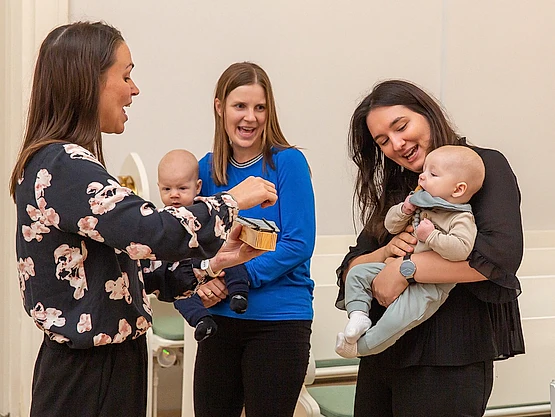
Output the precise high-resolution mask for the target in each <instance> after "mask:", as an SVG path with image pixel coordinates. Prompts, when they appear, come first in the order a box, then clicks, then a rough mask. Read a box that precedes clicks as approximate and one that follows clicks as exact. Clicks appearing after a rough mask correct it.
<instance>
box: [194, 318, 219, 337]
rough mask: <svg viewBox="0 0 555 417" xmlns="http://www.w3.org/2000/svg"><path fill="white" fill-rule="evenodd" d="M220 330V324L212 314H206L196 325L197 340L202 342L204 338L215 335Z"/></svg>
mask: <svg viewBox="0 0 555 417" xmlns="http://www.w3.org/2000/svg"><path fill="white" fill-rule="evenodd" d="M217 330H218V325H217V324H216V322H215V321H214V320H213V319H212V317H210V316H206V317H203V318H201V319H200V321H199V322H198V323H197V326H196V327H195V340H196V341H197V342H202V341H203V340H204V339H206V338H208V337H210V336H212V335H215V334H216V331H217Z"/></svg>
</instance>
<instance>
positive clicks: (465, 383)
mask: <svg viewBox="0 0 555 417" xmlns="http://www.w3.org/2000/svg"><path fill="white" fill-rule="evenodd" d="M492 387H493V362H491V361H488V362H477V363H472V364H470V365H465V366H411V367H408V368H402V369H396V368H391V367H385V366H383V365H382V364H380V361H379V358H376V357H375V356H367V357H364V358H362V360H361V362H360V367H359V373H358V379H357V389H356V396H355V414H354V415H355V417H447V416H449V417H456V416H465V417H480V416H483V415H484V412H485V409H486V405H487V402H488V399H489V396H490V394H491V390H492Z"/></svg>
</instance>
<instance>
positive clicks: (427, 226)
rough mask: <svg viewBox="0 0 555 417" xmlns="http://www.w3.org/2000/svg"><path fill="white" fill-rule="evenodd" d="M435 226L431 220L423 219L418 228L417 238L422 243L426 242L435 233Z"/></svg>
mask: <svg viewBox="0 0 555 417" xmlns="http://www.w3.org/2000/svg"><path fill="white" fill-rule="evenodd" d="M434 229H435V227H434V224H433V223H432V222H431V221H430V220H429V219H422V220H421V221H420V224H419V225H418V227H417V228H416V237H417V238H418V240H420V241H421V242H425V241H426V239H428V236H430V233H432V232H433V231H434Z"/></svg>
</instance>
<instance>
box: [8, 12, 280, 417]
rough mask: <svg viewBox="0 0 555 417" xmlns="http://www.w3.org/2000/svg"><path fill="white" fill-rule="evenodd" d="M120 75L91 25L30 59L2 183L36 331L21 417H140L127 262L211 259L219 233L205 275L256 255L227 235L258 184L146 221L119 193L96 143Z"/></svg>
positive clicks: (265, 186) (111, 38)
mask: <svg viewBox="0 0 555 417" xmlns="http://www.w3.org/2000/svg"><path fill="white" fill-rule="evenodd" d="M133 67H134V63H133V60H132V58H131V53H130V51H129V48H128V46H127V44H126V43H125V41H124V40H123V37H122V35H121V33H120V32H119V31H118V30H117V29H115V28H113V27H111V26H109V25H107V24H104V23H101V22H96V23H89V22H78V23H73V24H69V25H65V26H61V27H58V28H56V29H54V30H52V31H51V32H50V33H49V34H48V36H47V37H46V39H45V40H44V42H43V43H42V46H41V48H40V51H39V55H38V59H37V63H36V68H35V74H34V79H33V86H32V92H31V101H30V105H29V118H28V122H27V129H26V133H25V138H24V140H23V145H22V147H21V151H20V153H19V156H18V159H17V162H16V164H15V167H14V170H13V173H12V177H11V184H10V193H11V195H12V197H13V198H14V201H15V203H16V206H17V234H16V250H17V258H18V275H19V282H20V288H21V296H22V298H23V304H24V307H25V310H26V311H27V313H28V314H29V315H30V316H31V317H32V318H33V320H34V322H35V324H36V325H37V327H39V329H41V330H42V331H43V332H44V341H43V343H42V346H41V348H40V352H39V354H38V357H37V360H36V364H35V371H34V377H33V391H32V404H31V416H41V417H44V416H53V417H54V416H79V417H83V416H90V417H98V416H104V417H108V416H121V415H128V416H144V415H145V414H146V381H147V377H146V367H147V366H146V365H147V355H148V352H147V346H146V336H145V333H146V331H147V330H148V328H149V327H150V326H151V321H152V317H151V310H150V305H149V301H148V298H147V295H146V292H145V285H144V283H145V280H148V279H149V276H148V275H147V274H144V275H143V274H142V272H141V269H140V264H139V260H140V259H155V258H157V259H164V260H171V261H178V260H181V259H183V258H187V257H192V256H196V257H199V258H207V257H211V256H213V255H215V254H216V252H218V250H219V249H220V247H221V246H222V244H223V243H224V241H225V239H226V237H228V235H229V239H228V241H227V243H226V245H224V246H223V248H222V249H221V250H220V251H219V252H218V254H217V255H216V258H217V259H218V260H217V261H216V264H218V267H228V266H233V265H236V264H237V263H240V262H244V261H245V260H248V259H251V258H252V257H253V256H256V255H258V254H259V252H257V251H252V250H249V249H247V248H245V247H244V246H243V245H242V244H241V242H240V241H238V240H237V232H235V231H234V232H231V225H232V222H233V221H234V219H235V217H236V215H237V210H238V209H245V208H250V207H252V206H254V205H258V204H260V203H262V204H263V205H264V206H269V205H272V204H273V203H274V202H275V201H276V199H277V197H276V194H275V187H274V185H273V184H272V183H270V182H269V181H265V180H263V179H261V178H250V179H248V181H246V182H245V183H243V184H241V185H239V186H238V187H235V188H233V189H231V190H229V192H222V193H219V194H216V195H214V196H211V197H207V198H204V199H202V200H201V201H198V202H197V203H196V204H194V205H192V206H190V207H187V208H179V209H177V208H173V207H167V208H164V209H161V210H157V209H156V208H155V207H154V206H153V205H152V204H151V203H149V202H147V201H144V200H143V199H141V198H140V197H139V196H137V195H135V194H133V192H132V191H131V190H130V189H128V188H125V187H123V186H121V185H120V184H119V183H118V181H117V179H116V178H114V177H113V176H111V175H110V174H109V173H108V172H107V171H106V169H105V167H104V157H103V153H102V137H101V133H122V132H123V130H124V126H125V123H126V121H127V114H126V112H125V107H127V106H129V105H131V103H132V101H133V98H135V97H136V96H137V95H138V94H139V89H138V88H137V86H136V84H135V83H134V82H133V80H132V78H131V71H132V69H133ZM215 267H216V265H215ZM168 279H170V278H168ZM185 290H186V288H181V291H185ZM178 295H179V294H175V296H178Z"/></svg>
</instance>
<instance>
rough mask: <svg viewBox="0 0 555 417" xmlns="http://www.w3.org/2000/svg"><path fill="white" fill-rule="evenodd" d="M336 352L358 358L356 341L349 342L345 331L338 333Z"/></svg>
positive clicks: (348, 357) (344, 356)
mask: <svg viewBox="0 0 555 417" xmlns="http://www.w3.org/2000/svg"><path fill="white" fill-rule="evenodd" d="M335 352H336V353H337V354H338V355H339V356H341V357H343V358H347V359H351V358H356V357H357V356H358V351H357V345H356V343H349V342H347V340H346V339H345V335H344V334H343V333H338V334H337V338H336V339H335Z"/></svg>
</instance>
